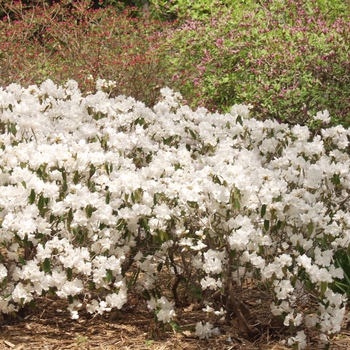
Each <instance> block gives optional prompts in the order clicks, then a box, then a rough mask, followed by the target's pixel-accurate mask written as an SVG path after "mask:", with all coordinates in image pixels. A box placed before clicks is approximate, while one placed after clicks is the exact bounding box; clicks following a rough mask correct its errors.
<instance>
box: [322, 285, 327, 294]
mask: <svg viewBox="0 0 350 350" xmlns="http://www.w3.org/2000/svg"><path fill="white" fill-rule="evenodd" d="M327 289H328V282H321V294H324V293H326V291H327Z"/></svg>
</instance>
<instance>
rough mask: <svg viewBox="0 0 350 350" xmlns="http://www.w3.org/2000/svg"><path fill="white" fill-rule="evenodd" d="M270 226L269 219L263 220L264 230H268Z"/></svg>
mask: <svg viewBox="0 0 350 350" xmlns="http://www.w3.org/2000/svg"><path fill="white" fill-rule="evenodd" d="M269 228H270V221H269V220H264V230H265V231H268V230H269Z"/></svg>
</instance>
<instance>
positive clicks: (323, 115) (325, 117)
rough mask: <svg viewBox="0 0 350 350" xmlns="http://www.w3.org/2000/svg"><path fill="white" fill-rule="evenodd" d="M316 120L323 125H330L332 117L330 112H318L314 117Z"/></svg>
mask: <svg viewBox="0 0 350 350" xmlns="http://www.w3.org/2000/svg"><path fill="white" fill-rule="evenodd" d="M314 120H320V121H321V122H323V123H329V122H330V121H331V117H330V116H329V112H328V111H327V110H324V111H323V112H317V113H316V115H315V116H314Z"/></svg>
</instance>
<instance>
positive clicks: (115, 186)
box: [0, 80, 350, 349]
mask: <svg viewBox="0 0 350 350" xmlns="http://www.w3.org/2000/svg"><path fill="white" fill-rule="evenodd" d="M111 85H113V82H109V81H104V80H99V81H97V92H96V93H95V94H90V95H88V96H83V95H82V93H81V91H80V90H79V89H78V83H77V82H75V81H72V80H70V81H68V82H67V83H66V84H65V85H64V86H58V85H55V84H54V83H53V82H52V81H51V80H47V81H45V82H43V83H42V84H41V85H40V86H37V85H31V86H29V87H28V88H24V87H22V86H20V85H18V84H11V85H9V86H8V87H6V88H1V89H0V112H1V125H0V127H1V130H2V132H1V134H0V168H1V176H0V193H1V196H0V222H1V230H0V242H1V245H2V249H1V263H0V279H1V289H0V311H1V312H2V313H12V312H16V311H18V310H19V309H20V308H21V307H23V306H24V305H26V304H34V303H35V300H36V299H37V298H38V297H39V296H42V295H56V296H58V297H59V298H62V299H67V300H68V301H69V304H68V309H69V310H70V312H71V315H72V318H78V317H79V311H80V310H81V309H82V308H86V310H87V311H88V312H89V313H91V314H94V313H98V314H101V313H103V312H108V311H110V310H111V309H122V308H123V306H124V305H126V304H127V303H128V293H129V291H130V289H131V288H134V290H136V291H138V292H139V293H142V294H143V295H144V296H145V297H147V298H148V299H149V301H148V307H149V308H150V309H151V310H154V311H155V312H156V315H157V317H158V320H159V321H161V322H165V323H169V322H171V321H172V320H173V319H176V308H177V307H179V306H180V305H181V303H182V301H183V298H185V297H186V295H185V294H181V293H180V292H179V291H180V290H181V289H184V290H185V291H186V289H187V291H189V290H190V289H191V288H192V289H193V288H196V289H197V291H198V293H199V296H202V297H204V296H205V300H206V302H207V303H208V304H207V305H206V308H205V311H206V312H208V313H209V314H212V315H213V316H211V317H212V321H211V322H209V321H208V322H206V323H203V322H200V323H198V324H197V327H196V329H195V331H196V334H197V335H198V336H199V337H201V338H205V337H208V336H210V335H215V334H217V333H218V332H219V329H217V327H215V326H216V325H215V324H213V323H215V317H226V318H227V319H229V318H230V317H231V314H232V313H234V314H235V315H236V317H238V318H239V319H240V322H241V323H242V325H244V327H245V330H246V333H247V334H248V335H249V336H255V335H256V334H257V333H259V332H261V331H263V329H259V328H258V327H257V326H256V324H255V323H253V322H252V320H250V318H249V317H248V316H247V314H246V313H244V312H243V310H244V309H243V307H244V299H243V297H244V295H245V294H244V293H243V291H244V289H245V288H247V284H246V281H247V280H249V281H251V282H253V283H255V284H256V285H257V286H258V287H259V289H258V291H260V293H261V295H260V296H261V298H258V299H260V300H261V303H262V305H261V307H263V306H264V305H263V304H265V307H268V309H269V310H270V311H269V312H270V314H269V320H271V319H273V318H274V317H277V318H280V319H281V320H282V323H283V325H284V326H285V327H289V328H290V330H291V332H292V334H291V338H290V339H289V344H290V345H293V344H294V346H297V347H298V348H300V349H302V348H304V347H305V346H306V342H307V339H308V329H312V330H313V331H314V330H315V328H317V329H318V330H319V332H320V335H321V339H322V340H323V341H324V340H326V341H327V336H329V335H332V334H334V333H337V332H339V331H340V327H341V323H342V320H343V317H344V313H345V305H346V295H345V294H343V293H339V292H335V289H334V287H335V286H336V281H337V280H339V279H342V278H343V276H344V274H343V270H342V268H341V267H339V266H337V265H336V263H335V260H334V256H335V254H336V253H338V252H341V251H344V252H346V251H347V249H348V246H349V241H350V231H349V225H350V214H349V203H348V198H349V195H350V193H349V191H350V188H349V183H350V178H349V176H350V175H349V174H350V171H349V167H350V159H349V154H348V152H347V147H348V142H349V141H348V138H349V130H347V129H344V128H343V127H342V126H336V127H328V128H322V129H320V132H319V134H318V135H316V136H314V137H313V138H312V139H311V138H310V130H309V128H308V127H307V126H300V125H295V126H290V125H288V124H284V123H278V122H277V121H272V120H267V121H264V122H263V121H259V120H257V119H255V118H252V117H250V116H249V114H250V111H249V108H248V107H247V106H244V105H235V106H233V107H232V108H231V110H230V111H229V112H228V113H226V114H219V113H210V112H209V111H208V110H207V109H205V108H199V109H197V110H191V109H190V108H189V107H188V106H186V105H184V104H183V103H182V102H181V96H180V95H179V94H178V93H175V92H173V91H172V90H170V89H169V88H163V89H162V90H161V93H162V96H163V98H162V100H161V101H160V102H159V103H157V104H156V105H155V106H153V107H152V108H147V107H146V106H145V104H144V103H142V102H138V101H136V100H135V99H133V98H131V97H128V98H127V97H125V96H118V97H114V98H111V97H109V94H108V93H106V92H104V90H107V91H108V89H109V87H110V86H111ZM330 118H331V116H330V115H329V113H328V112H327V111H323V112H318V113H317V114H316V115H315V116H314V121H315V122H318V121H320V122H322V123H324V124H326V123H328V122H329V121H330ZM162 274H167V275H168V276H169V278H170V280H171V281H172V283H171V289H172V292H173V297H174V300H169V299H168V298H165V296H164V295H162V293H164V292H165V291H164V283H162V282H161V281H160V280H159V278H160V276H161V275H162ZM217 294H219V295H221V297H222V298H221V299H220V300H222V301H221V302H220V303H219V305H218V304H215V302H214V299H211V298H214V296H215V295H217ZM167 295H168V296H169V293H167ZM209 302H212V304H209ZM245 308H246V306H245ZM258 324H260V327H264V325H263V324H262V323H261V322H258ZM268 324H269V322H267V323H265V327H268Z"/></svg>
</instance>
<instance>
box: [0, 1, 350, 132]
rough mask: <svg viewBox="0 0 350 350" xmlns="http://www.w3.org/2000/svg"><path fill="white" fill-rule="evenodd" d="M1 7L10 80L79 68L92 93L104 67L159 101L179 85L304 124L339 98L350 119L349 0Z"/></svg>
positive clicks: (194, 101)
mask: <svg viewBox="0 0 350 350" xmlns="http://www.w3.org/2000/svg"><path fill="white" fill-rule="evenodd" d="M145 4H146V5H148V10H149V11H148V12H145V11H144V10H142V9H144V6H145ZM130 5H135V6H134V7H130ZM0 11H1V15H2V21H1V22H0V31H1V38H2V39H1V43H0V64H1V73H0V84H1V85H3V86H4V85H8V84H10V83H12V82H18V83H21V84H23V85H28V84H39V83H41V82H42V81H44V80H46V79H48V78H51V79H52V80H54V81H55V82H56V83H58V84H61V83H64V82H65V81H66V80H68V79H71V78H73V79H76V80H77V81H78V82H79V85H80V88H81V89H82V90H83V91H84V92H89V91H93V90H94V80H95V79H96V78H98V77H100V78H104V79H107V80H115V81H116V82H117V86H116V87H115V88H114V89H113V91H111V93H112V94H113V95H118V94H127V95H131V96H133V97H135V98H137V99H139V100H142V101H144V102H145V103H146V104H147V105H152V104H154V103H155V102H156V101H157V99H158V96H159V89H160V87H163V86H165V85H167V86H169V87H171V88H173V89H175V90H177V91H180V92H181V93H182V95H183V97H184V99H185V100H186V101H187V102H188V104H190V105H191V106H192V107H197V106H205V107H206V108H208V109H210V110H212V111H216V110H218V111H221V112H222V111H226V110H228V109H229V108H230V107H231V106H232V105H233V104H235V103H245V104H251V105H252V106H253V109H252V114H253V116H254V117H257V118H261V119H266V118H274V119H278V120H281V121H287V122H290V123H302V124H305V123H306V124H307V123H308V122H309V119H310V116H312V115H314V114H315V113H316V112H317V111H319V110H324V109H328V110H329V112H330V114H331V116H332V122H333V123H335V124H339V123H340V124H342V125H344V126H348V125H349V123H350V116H349V112H348V111H349V110H350V99H349V95H350V54H349V52H350V51H349V42H350V38H349V36H350V34H349V33H350V28H349V27H350V3H349V2H344V1H338V0H307V1H300V0H268V1H253V0H246V1H238V0H232V1H231V0H230V1H228V0H221V1H217V0H200V1H192V0H172V1H168V0H151V1H149V2H147V1H144V0H127V1H115V0H105V1H97V0H75V1H73V0H61V1H55V0H23V1H15V0H12V1H2V2H1V6H0Z"/></svg>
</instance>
